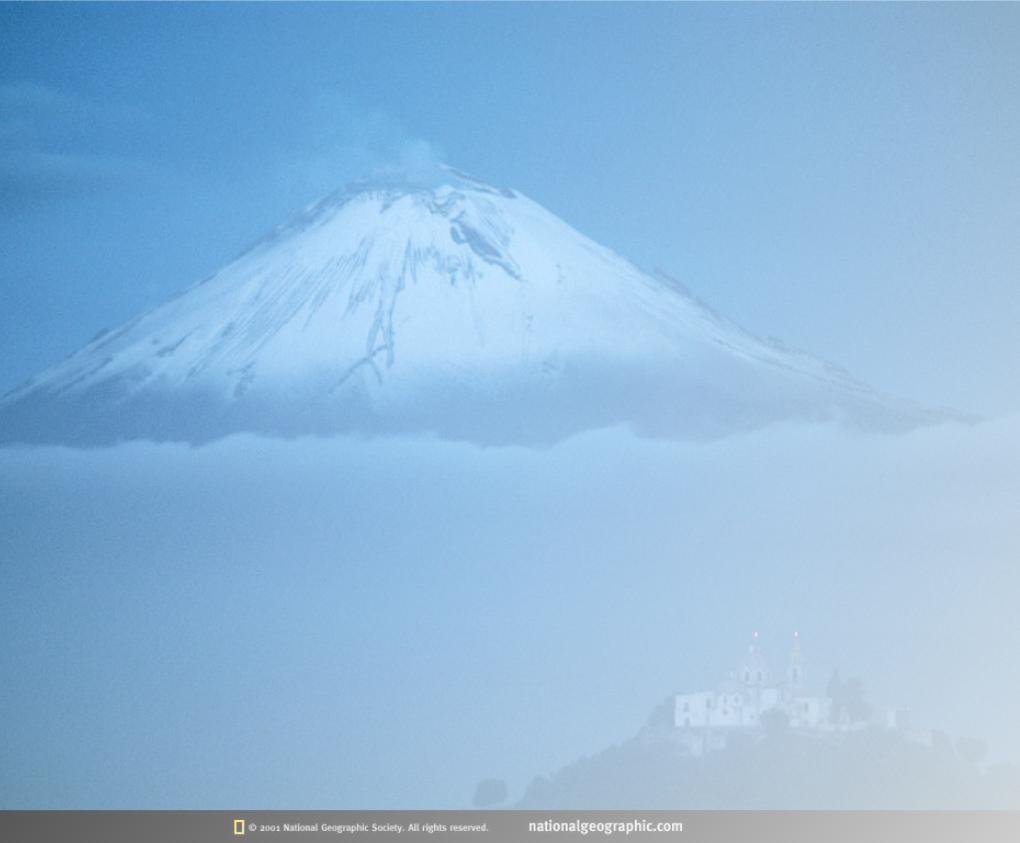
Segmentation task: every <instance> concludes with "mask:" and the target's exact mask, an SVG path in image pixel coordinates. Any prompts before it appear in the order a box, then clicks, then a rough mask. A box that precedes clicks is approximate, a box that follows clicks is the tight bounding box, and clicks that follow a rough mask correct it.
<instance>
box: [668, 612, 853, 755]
mask: <svg viewBox="0 0 1020 843" xmlns="http://www.w3.org/2000/svg"><path fill="white" fill-rule="evenodd" d="M832 706H833V702H832V700H831V699H830V698H829V697H821V696H815V695H813V694H811V693H809V692H808V691H807V690H806V688H805V674H804V663H803V659H802V656H801V650H800V635H799V634H798V633H796V632H795V633H794V634H793V643H792V647H791V651H790V655H789V659H788V661H787V665H786V670H785V672H784V673H782V674H781V675H775V674H773V672H772V671H771V670H770V668H769V666H768V664H767V663H766V661H765V657H764V656H763V654H762V652H761V648H760V646H759V644H758V633H757V632H755V633H754V634H753V636H752V638H751V643H750V645H749V646H748V648H747V655H746V656H745V657H744V659H743V662H742V663H741V664H740V665H739V667H738V668H737V670H736V671H734V672H732V673H730V675H729V677H728V678H727V679H725V680H723V681H722V682H720V683H719V685H718V686H717V687H716V688H715V690H712V691H697V692H695V693H690V694H677V695H676V697H675V705H674V721H673V722H674V726H675V727H676V730H677V731H676V733H675V738H676V739H677V740H678V741H679V742H681V743H682V744H684V745H686V747H687V749H688V750H689V751H690V753H691V754H693V755H703V754H704V753H705V752H709V751H711V750H715V749H722V748H723V747H725V746H726V742H727V738H728V736H729V735H730V734H732V733H733V732H734V731H735V730H741V731H750V730H758V729H761V728H762V727H763V726H762V718H763V717H764V718H765V720H766V721H767V720H768V718H769V716H770V713H771V712H776V713H777V714H781V715H783V716H784V717H785V721H786V723H788V724H789V726H790V727H791V728H795V729H810V730H819V731H823V730H824V731H830V730H834V729H838V728H844V729H845V728H848V727H853V726H855V725H857V724H852V723H847V722H845V718H838V719H839V720H841V721H843V722H838V723H834V722H833V720H834V718H833V717H832V711H833V708H832ZM862 725H863V724H862Z"/></svg>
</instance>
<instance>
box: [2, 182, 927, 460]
mask: <svg viewBox="0 0 1020 843" xmlns="http://www.w3.org/2000/svg"><path fill="white" fill-rule="evenodd" d="M833 417H838V418H841V419H844V420H846V421H847V422H849V423H852V424H857V425H864V426H870V427H905V426H911V425H914V424H917V423H921V422H924V421H928V420H933V419H934V418H935V417H934V416H933V415H931V414H929V413H927V412H924V411H921V410H918V409H917V408H914V407H912V406H911V405H908V404H906V403H905V402H898V401H893V400H891V399H888V398H886V397H884V396H881V395H879V394H878V393H876V392H874V391H873V390H871V389H869V388H868V387H866V386H864V385H863V384H861V383H859V382H857V381H855V380H853V379H852V378H850V377H849V376H848V375H847V374H846V373H844V372H843V371H841V370H839V369H836V368H835V367H832V366H830V365H828V364H826V363H823V362H821V361H819V360H817V359H815V358H813V357H810V356H808V355H805V354H800V353H796V352H792V351H790V350H788V349H785V348H782V347H780V346H779V345H777V344H774V343H769V342H764V341H762V340H759V339H757V338H755V337H753V336H751V335H750V334H748V333H746V332H745V331H743V330H741V329H740V328H738V327H736V326H735V325H733V324H732V323H730V322H728V321H726V320H725V319H723V318H721V317H719V316H718V315H716V314H715V313H713V312H712V311H710V310H709V309H707V308H706V307H705V306H703V305H702V304H700V303H699V302H698V301H697V300H695V299H694V298H692V297H691V296H690V295H689V294H687V293H686V292H685V291H684V290H683V289H682V288H681V287H680V286H679V285H678V284H676V283H675V282H672V281H670V280H669V279H666V278H664V277H660V276H656V275H649V274H647V273H645V272H642V271H640V270H639V269H637V268H636V267H634V266H633V265H632V264H630V263H628V262H627V261H626V260H624V259H622V258H620V257H618V256H617V255H615V254H614V253H613V252H611V251H609V250H608V249H606V248H603V247H602V246H599V245H598V244H597V243H594V242H592V241H591V240H589V239H588V238H587V237H584V236H583V235H581V234H579V233H578V232H577V231H575V230H574V229H572V228H571V227H570V226H568V225H567V224H566V223H564V222H563V221H562V220H560V219H558V218H557V217H555V216H554V215H553V214H551V213H549V212H548V211H546V210H545V209H544V208H542V207H541V206H540V205H538V204H536V203H535V202H533V201H531V200H530V199H528V198H526V197H524V196H522V195H521V194H519V193H517V192H514V191H510V190H502V189H497V188H493V187H490V186H488V185H485V184H482V183H480V182H477V181H475V180H474V179H471V178H469V177H467V176H465V175H464V174H462V173H459V172H457V171H454V170H446V171H444V175H443V177H442V178H439V179H435V180H434V181H433V183H430V184H422V183H418V184H414V183H410V182H402V181H399V180H386V179H384V180H381V181H377V182H366V183H359V184H355V185H352V186H350V187H348V188H346V189H345V190H342V191H340V192H338V193H336V194H334V195H333V196H330V197H328V198H326V199H324V200H323V201H321V202H319V203H318V204H316V205H315V206H313V207H311V208H309V209H308V210H306V211H305V212H304V213H302V214H300V215H299V216H298V217H297V218H296V219H294V220H293V221H291V222H290V223H288V224H286V225H283V226H281V227H279V228H278V229H276V230H275V231H273V232H272V233H271V234H270V235H268V236H267V237H265V238H263V239H262V240H261V241H260V242H259V243H257V244H256V245H255V246H254V247H252V248H251V249H250V250H249V251H247V252H246V253H245V254H243V255H242V256H240V257H239V258H238V259H236V260H235V261H234V262H233V263H231V264H229V265H228V266H226V267H224V268H223V269H222V270H220V271H219V272H217V273H216V274H215V275H213V276H211V277H210V278H208V279H206V280H205V281H203V282H201V283H200V284H197V285H195V286H193V287H191V288H189V289H187V290H186V291H184V292H183V293H181V294H180V295H178V296H177V297H176V298H174V299H172V300H170V301H168V302H167V303H165V304H163V305H161V306H160V307H157V308H156V309H155V310H152V311H150V312H149V313H146V314H144V315H142V316H139V317H137V318H135V319H133V320H131V321H130V322H128V323H127V324H125V325H122V326H121V327H119V328H117V329H116V330H113V331H110V332H104V333H102V334H100V335H99V336H97V337H95V339H93V340H92V342H90V343H89V344H88V345H87V346H85V347H84V348H82V349H81V350H80V351H78V352H77V353H75V354H73V355H71V356H70V357H68V358H67V359H66V360H64V361H63V362H61V363H60V364H58V365H57V366H54V367H53V368H51V369H49V370H48V371H46V372H44V373H43V374H41V375H39V376H38V377H36V378H34V379H32V380H31V381H29V382H28V383H26V384H24V385H23V386H21V387H19V388H18V389H16V390H14V391H13V392H12V393H9V394H8V395H7V396H5V398H4V399H3V402H2V403H0V441H8V442H10V441H28V442H31V441H44V442H64V443H82V444H88V443H102V442H112V441H117V440H121V439H131V438H148V439H157V440H184V441H192V442H201V441H207V440H210V439H213V438H217V437H220V436H223V435H226V434H229V433H233V432H240V431H251V432H261V433H267V434H274V435H284V436H294V435H301V434H310V433H318V434H323V433H334V432H342V431H354V432H360V433H368V434H371V433H387V432H431V433H436V434H439V435H441V436H447V437H452V438H462V439H469V440H472V441H477V442H486V443H510V442H517V443H535V442H548V441H553V440H555V439H557V438H560V437H563V436H566V435H569V434H571V433H574V432H576V431H579V430H583V429H588V428H593V427H599V426H605V425H611V424H619V423H626V424H630V425H632V426H633V427H634V428H635V429H637V430H638V431H639V432H643V433H648V434H655V435H667V436H678V437H697V438H704V437H715V436H721V435H725V434H727V433H730V432H734V431H737V430H743V429H749V428H753V427H756V426H761V425H764V424H768V423H771V422H775V421H779V420H783V419H795V418H797V419H828V418H833Z"/></svg>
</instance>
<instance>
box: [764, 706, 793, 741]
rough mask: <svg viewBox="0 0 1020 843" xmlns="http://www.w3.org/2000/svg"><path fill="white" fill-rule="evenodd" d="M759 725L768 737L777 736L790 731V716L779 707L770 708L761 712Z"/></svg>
mask: <svg viewBox="0 0 1020 843" xmlns="http://www.w3.org/2000/svg"><path fill="white" fill-rule="evenodd" d="M761 726H762V728H763V729H764V730H765V734H766V735H768V736H769V737H770V738H778V737H781V736H783V735H785V734H786V733H787V732H789V731H790V718H789V717H787V716H786V712H785V711H783V710H782V709H779V708H770V709H768V711H763V712H762V714H761Z"/></svg>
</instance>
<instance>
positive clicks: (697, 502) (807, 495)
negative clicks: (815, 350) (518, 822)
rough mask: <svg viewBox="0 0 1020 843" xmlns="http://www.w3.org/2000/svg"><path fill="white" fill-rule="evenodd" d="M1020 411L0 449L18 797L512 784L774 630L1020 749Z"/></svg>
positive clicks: (277, 795)
mask: <svg viewBox="0 0 1020 843" xmlns="http://www.w3.org/2000/svg"><path fill="white" fill-rule="evenodd" d="M1018 434H1020V419H1017V418H1010V419H1005V420H999V421H993V422H987V423H984V424H981V425H976V426H964V425H945V426H942V427H938V428H929V429H925V430H919V431H916V432H914V433H911V434H908V435H903V436H864V435H851V434H848V433H846V432H844V431H841V430H838V429H836V428H832V427H799V426H784V427H777V428H773V429H770V430H765V431H760V432H758V433H755V434H750V435H747V436H740V437H732V438H729V439H726V440H722V441H720V442H716V443H712V444H708V445H692V444H683V443H674V442H663V441H649V440H642V439H638V438H635V437H633V436H632V435H630V434H628V433H625V432H623V431H617V430H610V431H602V432H597V433H591V434H587V435H584V436H579V437H576V438H574V439H571V440H569V441H566V442H563V443H561V444H559V445H557V446H555V447H553V448H549V449H545V450H530V449H523V448H490V449H480V448H476V447H473V446H468V445H461V444H451V443H447V442H441V441H435V440H427V439H379V440H359V439H347V438H341V439H321V440H319V439H307V440H299V441H296V442H282V441H273V440H263V439H257V438H253V437H234V438H231V439H228V440H224V441H221V442H219V443H215V444H212V445H209V446H205V447H201V448H189V447H186V446H175V445H152V444H146V443H134V444H127V445H123V446H119V447H115V448H110V449H104V450H92V451H76V450H69V449H59V448H40V449H32V448H19V449H13V448H12V449H6V450H3V451H0V559H2V560H3V561H2V567H0V612H2V614H3V616H4V617H5V618H6V619H7V620H6V621H5V624H6V627H7V631H6V632H5V636H4V641H3V644H2V645H0V668H2V669H3V671H4V673H5V675H8V676H12V677H16V680H15V681H14V682H12V683H8V684H7V686H6V687H5V689H4V690H3V692H2V694H0V717H2V718H3V721H4V722H5V723H7V724H8V725H9V726H10V727H11V728H9V729H7V730H6V736H5V741H4V744H3V747H2V750H0V753H2V757H0V770H2V771H3V772H2V773H0V784H2V792H3V793H4V804H3V807H47V806H61V807H112V806H114V805H116V806H118V807H125V806H132V807H157V806H182V805H189V806H201V807H220V806H225V805H228V804H239V803H242V802H245V801H246V802H248V803H258V804H265V805H267V806H270V807H272V806H276V805H281V806H282V805H291V806H293V805H317V804H332V805H338V806H359V807H369V806H371V807H417V806H425V805H428V806H430V807H435V806H451V807H460V806H463V805H465V804H466V803H467V801H468V800H469V799H470V794H471V792H472V789H473V787H474V784H475V783H476V782H477V781H478V780H479V779H481V778H484V777H487V776H496V777H499V778H505V779H507V781H508V782H510V785H511V792H512V795H513V794H517V795H519V794H520V792H521V790H522V788H523V787H524V786H525V785H526V784H527V782H528V781H530V779H531V778H532V777H533V776H534V775H536V774H538V773H543V772H548V771H551V770H553V769H556V768H557V767H559V766H561V765H562V764H564V763H566V762H569V761H572V760H573V759H575V758H577V757H578V756H580V755H582V754H585V753H589V752H593V751H597V750H599V749H602V748H603V747H604V746H606V745H607V744H609V743H612V742H614V741H617V740H621V739H623V738H625V737H627V736H629V735H631V734H633V732H634V731H635V729H636V728H637V727H638V726H639V725H640V724H641V723H642V722H643V721H644V719H645V717H646V715H647V714H648V711H649V709H650V708H651V707H652V706H653V705H655V704H656V703H657V702H659V701H660V700H661V699H662V697H663V696H664V695H665V694H667V693H670V692H675V691H680V690H684V689H696V688H699V687H702V686H704V685H706V683H713V682H714V681H716V680H717V679H718V678H719V673H720V672H722V671H725V670H728V669H729V668H730V667H731V663H732V662H733V661H734V660H735V659H737V658H739V656H740V653H741V652H742V648H743V646H744V643H745V640H746V636H747V634H748V632H749V631H750V630H751V629H759V630H761V631H762V640H763V642H764V645H765V647H766V650H768V651H771V652H772V653H773V654H774V657H775V658H776V659H777V660H781V659H782V658H784V657H785V647H786V640H787V636H788V635H789V632H790V631H791V630H792V629H794V628H797V629H800V630H801V633H802V636H803V638H802V640H803V641H804V647H805V652H806V656H807V659H808V671H809V682H810V683H815V684H816V685H819V686H821V687H824V684H825V682H826V680H827V679H828V674H829V672H830V671H831V669H832V668H833V667H839V668H841V670H842V672H843V673H844V675H847V674H857V675H860V676H862V677H863V679H864V682H865V688H866V693H867V695H868V696H869V697H870V698H871V699H872V700H873V701H875V702H876V703H879V704H893V705H900V706H905V707H908V708H910V709H911V711H912V712H913V714H914V717H915V720H916V721H917V722H918V723H920V724H922V725H923V724H930V725H932V726H937V727H940V728H943V729H946V730H947V731H950V732H951V733H953V734H967V735H972V736H975V737H978V738H982V739H984V740H985V741H987V743H988V744H989V745H990V747H991V755H992V757H1005V758H1013V759H1016V758H1017V757H1020V735H1018V733H1017V729H1016V726H1015V722H1014V706H1013V704H1012V701H1013V700H1014V699H1015V698H1016V694H1017V692H1020V687H1018V680H1017V678H1016V676H1015V672H1014V671H1011V670H1010V669H1009V668H1008V667H1007V666H1008V665H1010V664H1012V661H1013V656H1014V653H1015V647H1016V643H1017V642H1016V629H1015V622H1014V620H1013V618H1014V617H1015V606H1016V604H1017V600H1018V598H1020V574H1018V571H1017V567H1016V563H1015V560H1016V558H1017V554H1018V551H1020V530H1018V528H1017V527H1016V518H1015V514H1016V512H1017V511H1018V510H1020V452H1018V450H1017V449H1016V447H1015V443H1016V441H1017V436H1018ZM780 663H781V662H780Z"/></svg>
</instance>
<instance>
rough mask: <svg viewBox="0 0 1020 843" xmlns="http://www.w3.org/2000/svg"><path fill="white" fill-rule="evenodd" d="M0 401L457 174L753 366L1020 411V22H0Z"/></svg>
mask: <svg viewBox="0 0 1020 843" xmlns="http://www.w3.org/2000/svg"><path fill="white" fill-rule="evenodd" d="M0 31H2V33H3V42H4V48H3V50H2V51H0V239H2V242H3V244H4V247H3V249H2V252H0V361H3V362H2V365H0V389H7V388H10V387H12V386H14V385H16V384H17V383H19V382H20V381H22V380H23V379H24V378H26V377H28V376H29V375H31V374H33V373H34V372H36V371H38V370H40V369H42V368H44V367H46V366H47V365H49V364H51V363H53V362H55V361H57V360H59V359H60V358H61V357H62V356H63V355H64V354H66V353H68V352H70V351H72V350H74V349H75V348H77V347H78V346H80V345H81V344H83V343H84V342H85V341H87V340H88V339H89V338H90V337H91V336H92V335H93V334H95V333H96V332H97V331H98V330H99V329H101V328H103V327H106V326H108V325H111V324H115V323H117V322H119V321H122V320H124V319H126V318H129V317H130V316H131V315H133V314H134V313H136V312H137V311H139V310H141V309H144V308H148V307H151V306H153V305H155V304H157V303H159V302H160V301H161V300H162V299H164V298H165V297H167V296H168V295H170V294H171V293H173V292H174V291H175V290H177V289H180V288H181V287H183V286H186V285H188V284H190V283H193V282H194V281H196V280H199V279H200V278H202V277H204V276H205V275H208V274H209V273H211V272H213V271H215V270H216V269H217V268H218V267H219V266H221V265H222V264H223V263H224V262H226V261H227V260H229V259H230V258H231V257H233V256H234V255H236V254H237V252H239V251H240V250H241V249H243V248H244V247H245V245H246V244H248V243H250V242H251V241H253V240H255V239H256V238H257V237H258V236H259V235H260V234H261V233H262V232H263V231H264V230H265V229H267V228H269V227H271V226H272V225H274V224H276V223H278V222H280V221H282V220H283V219H285V218H286V217H287V216H288V215H289V214H290V213H292V212H293V211H294V210H295V209H297V208H299V207H301V206H302V205H304V204H305V203H307V202H309V201H312V200H314V199H315V198H316V197H318V196H319V195H321V194H323V193H325V192H328V191H329V190H330V189H332V188H333V187H335V186H337V185H339V184H341V183H343V182H344V181H346V180H348V179H349V178H351V177H354V176H358V175H362V174H365V173H366V172H367V171H370V170H372V169H373V168H375V167H378V166H381V165H385V164H392V163H394V162H400V161H408V160H411V161H413V160H417V159H419V158H422V157H426V158H430V157H436V158H441V159H443V160H446V161H448V162H450V163H451V164H454V165H455V166H457V167H460V168H461V169H465V170H467V171H470V172H472V173H474V174H476V175H478V176H479V177H481V178H484V179H486V180H488V181H490V182H493V183H496V184H502V185H508V186H512V187H515V188H517V189H520V190H522V191H524V192H525V193H527V194H528V195H530V196H531V197H532V198H534V199H536V200H537V201H539V202H541V203H543V204H545V205H546V206H547V207H549V208H550V209H551V210H553V211H554V212H556V213H558V214H559V215H561V216H562V217H564V218H565V219H566V220H567V221H569V222H571V223H572V224H573V225H575V226H576V227H577V228H579V229H580V230H581V231H583V232H584V233H586V234H588V235H590V236H592V237H594V238H595V239H597V240H599V241H601V242H604V243H605V244H607V245H609V246H611V247H612V248H614V249H616V250H617V251H618V252H620V253H622V254H624V255H626V256H628V257H630V258H631V259H632V260H634V261H635V262H637V263H639V264H641V265H644V266H647V267H649V268H654V267H658V268H661V269H663V270H665V271H667V272H669V273H670V274H672V275H675V276H678V277H680V278H681V279H682V280H684V281H685V283H687V284H688V286H690V287H692V288H693V289H694V290H695V291H696V292H698V293H699V294H700V295H701V296H702V297H703V298H705V299H706V300H707V301H708V302H709V303H711V304H713V305H714V306H716V307H717V308H718V309H719V310H721V311H722V312H723V313H725V314H727V315H729V316H731V317H732V318H734V319H736V320H737V321H738V322H740V323H741V324H743V325H745V326H746V327H748V328H750V329H752V330H754V331H755V332H757V333H760V334H772V335H776V336H779V337H781V338H783V339H784V340H786V341H788V342H790V343H791V344H794V345H798V346H801V347H805V348H807V349H809V350H811V351H813V352H816V353H818V354H820V355H822V356H825V357H827V358H830V359H833V360H835V361H837V362H839V363H841V364H843V365H845V366H847V367H848V368H850V369H851V370H852V371H854V372H855V373H856V374H858V375H859V376H860V377H862V378H864V379H865V380H868V381H870V382H871V383H873V384H875V385H877V386H879V387H881V388H884V389H887V390H889V391H893V392H897V393H901V394H904V395H907V396H910V397H915V398H918V399H921V400H924V401H928V402H932V403H942V404H950V405H955V406H957V407H959V408H962V409H965V410H970V411H976V412H979V413H984V414H990V415H994V414H999V413H1005V412H1012V411H1016V410H1018V409H1020V389H1018V387H1020V382H1018V381H1020V378H1018V375H1017V374H1016V373H1017V372H1020V365H1018V360H1017V357H1018V348H1017V342H1016V337H1015V326H1016V325H1017V324H1020V287H1018V285H1017V283H1016V282H1017V280H1018V277H1020V249H1018V248H1017V246H1016V232H1017V231H1018V230H1020V109H1018V108H1017V107H1016V104H1017V102H1018V101H1020V59H1018V51H1017V50H1016V44H1017V43H1020V7H1017V6H1015V5H988V4H981V5H975V6H964V5H896V6H890V5H848V4H847V5H842V4H841V5H802V4H792V5H760V6H759V5H754V6H751V5H739V4H738V5H707V4H699V5H665V4H650V5H626V6H624V5H614V4H603V5H597V6H596V5H491V6H490V5H486V6H481V5H462V4H456V5H405V4H393V5H367V4H358V5H319V4H310V5H281V6H274V5H246V6H240V5H224V6H210V5H183V4H182V5H145V6H141V5H138V6H135V5H120V4H118V5H44V6H36V5H13V4H6V5H3V6H0Z"/></svg>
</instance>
